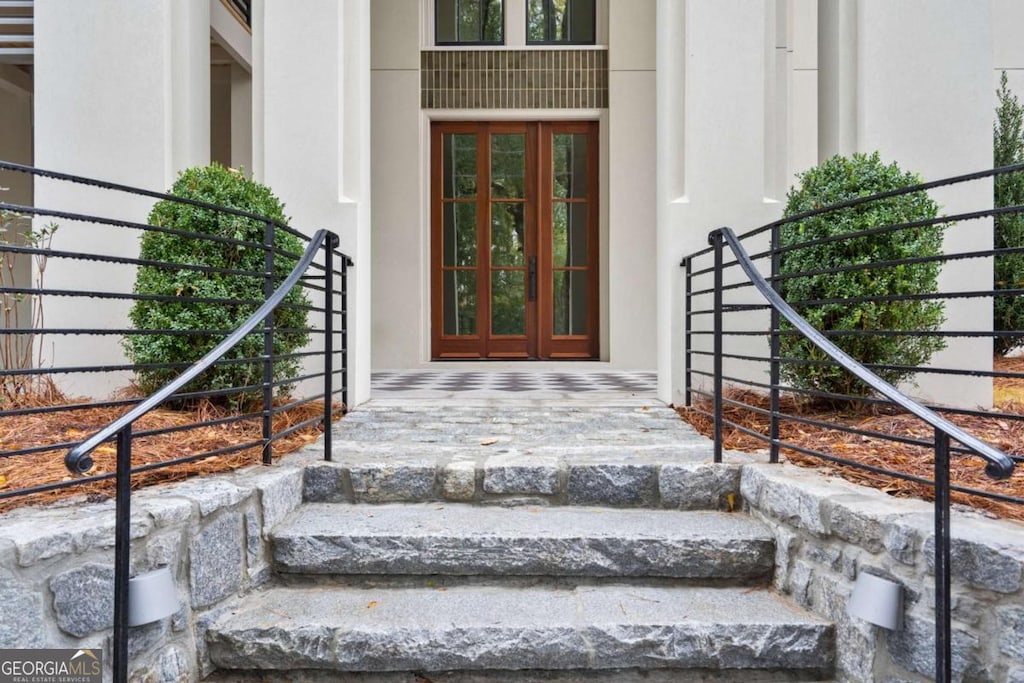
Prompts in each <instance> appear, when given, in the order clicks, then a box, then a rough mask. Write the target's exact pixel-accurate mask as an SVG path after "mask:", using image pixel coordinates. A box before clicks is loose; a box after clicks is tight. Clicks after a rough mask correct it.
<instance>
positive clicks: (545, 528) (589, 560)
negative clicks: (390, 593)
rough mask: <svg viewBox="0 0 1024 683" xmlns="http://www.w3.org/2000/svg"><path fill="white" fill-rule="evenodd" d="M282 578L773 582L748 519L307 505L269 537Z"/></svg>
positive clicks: (770, 542)
mask: <svg viewBox="0 0 1024 683" xmlns="http://www.w3.org/2000/svg"><path fill="white" fill-rule="evenodd" d="M271 538H272V542H273V547H274V561H275V564H276V566H277V568H278V570H279V571H283V572H301V573H311V574H328V573H334V574H450V575H501V576H508V575H550V576H661V577H666V576H667V577H676V578H719V579H726V578H733V579H739V578H743V579H753V578H758V577H768V576H770V575H771V571H772V567H773V563H774V552H775V546H774V538H773V536H772V534H771V532H770V531H769V530H768V529H767V527H765V526H763V525H762V524H761V523H760V522H757V521H756V520H754V519H752V518H750V517H749V516H747V515H744V514H739V513H722V512H707V511H692V512H689V511H678V510H638V509H620V508H597V507H566V506H555V507H546V506H523V507H510V508H505V507H488V506H478V505H467V504H455V503H449V504H436V503H435V504H406V505H402V504H387V505H349V504H331V503H307V504H304V505H302V506H301V507H299V508H298V509H297V510H296V511H295V512H293V513H292V514H291V516H290V517H289V518H287V519H286V520H285V521H284V522H283V523H282V524H280V525H279V526H278V527H277V528H276V529H274V531H273V532H272V534H271Z"/></svg>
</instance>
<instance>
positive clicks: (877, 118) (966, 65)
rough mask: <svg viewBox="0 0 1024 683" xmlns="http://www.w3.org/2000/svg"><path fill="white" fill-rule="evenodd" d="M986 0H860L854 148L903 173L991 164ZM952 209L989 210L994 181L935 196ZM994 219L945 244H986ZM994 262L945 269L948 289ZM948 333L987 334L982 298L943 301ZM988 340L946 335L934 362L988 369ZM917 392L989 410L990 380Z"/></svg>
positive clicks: (927, 385) (985, 275)
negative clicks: (876, 154) (894, 163)
mask: <svg viewBox="0 0 1024 683" xmlns="http://www.w3.org/2000/svg"><path fill="white" fill-rule="evenodd" d="M989 7H990V4H989V3H988V2H961V1H960V0H902V1H901V2H898V3H892V2H887V1H886V0H860V3H859V5H858V17H857V37H858V45H857V73H858V77H857V95H856V97H857V144H858V147H859V148H860V149H861V150H863V151H871V150H876V149H877V150H879V151H880V152H881V154H882V157H883V158H885V159H888V160H896V161H898V162H899V164H900V166H901V167H902V168H904V169H910V170H915V171H918V172H919V173H921V174H922V175H923V176H924V178H925V179H927V180H937V179H939V178H945V177H949V176H954V175H958V174H961V173H968V172H970V171H976V170H981V169H985V168H989V167H991V165H992V119H993V112H992V80H991V74H992V72H993V63H992V62H993V48H992V45H993V42H992V40H993V22H992V14H991V12H990V10H989ZM931 195H932V197H933V198H934V199H935V200H936V201H938V203H939V204H940V205H941V207H942V211H943V212H944V213H946V214H954V213H958V212H961V211H971V210H977V209H979V208H983V207H986V206H991V202H992V184H991V182H989V181H981V182H975V183H971V184H970V185H968V186H959V187H957V188H954V189H950V190H947V189H939V190H935V191H933V192H932V193H931ZM991 236H992V228H991V221H990V220H980V221H971V222H969V223H960V224H958V225H956V226H954V227H952V228H950V229H948V230H947V231H946V239H945V248H946V250H947V251H950V252H963V251H972V250H983V249H990V248H991V244H992V242H991ZM991 282H992V270H991V261H990V260H989V259H975V260H971V261H957V262H951V263H947V264H945V265H944V266H943V269H942V273H941V275H940V280H939V287H940V289H942V290H944V291H951V292H952V291H958V290H965V291H969V290H974V289H979V288H982V289H983V288H986V287H988V286H989V284H990V283H991ZM946 319H947V321H946V325H945V328H946V329H948V330H981V331H984V330H991V329H992V309H991V304H990V301H989V300H987V299H983V300H978V299H959V300H949V301H947V302H946ZM991 359H992V343H991V339H985V338H983V339H962V338H956V339H949V340H948V346H947V348H946V350H945V351H943V352H940V353H938V354H936V355H935V356H934V357H933V359H932V363H933V364H934V365H935V366H937V367H954V368H963V369H978V370H990V369H991V362H992V361H991ZM919 384H920V386H919V388H918V389H916V390H915V391H916V393H919V394H920V395H921V396H923V397H926V398H932V399H935V400H938V401H942V402H945V403H950V402H952V403H956V404H958V405H964V406H971V407H974V406H989V405H990V404H991V401H992V386H991V381H990V380H987V379H972V378H955V377H941V376H940V377H923V378H922V379H921V380H920V383H919Z"/></svg>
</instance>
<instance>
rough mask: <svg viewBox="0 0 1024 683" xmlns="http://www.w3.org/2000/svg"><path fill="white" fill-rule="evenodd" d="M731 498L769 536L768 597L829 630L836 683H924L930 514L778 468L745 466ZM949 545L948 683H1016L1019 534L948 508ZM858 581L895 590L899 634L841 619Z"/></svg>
mask: <svg viewBox="0 0 1024 683" xmlns="http://www.w3.org/2000/svg"><path fill="white" fill-rule="evenodd" d="M741 493H742V496H743V498H744V501H745V504H746V505H747V507H748V509H749V510H750V512H751V514H753V515H754V516H755V517H757V518H758V519H761V520H762V521H764V522H765V523H766V524H767V525H768V526H769V527H770V528H771V529H773V530H774V532H775V538H776V563H775V565H776V568H775V587H776V588H777V589H778V590H780V591H782V592H784V593H786V594H788V595H789V596H790V597H792V598H793V600H795V601H796V602H797V603H798V604H800V605H802V606H804V607H807V608H808V609H811V610H812V611H814V612H816V613H818V614H819V615H821V616H824V617H826V618H828V619H831V620H832V621H834V622H835V624H836V640H837V649H838V652H837V658H836V662H837V672H836V678H837V679H839V680H844V681H857V682H862V681H880V682H886V683H898V682H899V683H909V682H912V681H928V680H934V678H933V677H934V671H935V619H934V609H935V604H934V598H935V593H934V581H935V575H934V566H935V565H934V552H935V551H934V547H935V546H934V543H935V534H934V517H933V512H932V505H931V503H929V502H924V501H920V500H905V499H896V498H893V497H892V496H889V495H887V494H885V493H884V492H881V491H876V490H873V489H869V488H865V487H863V486H857V485H854V484H851V483H849V482H846V481H843V480H840V479H833V478H828V477H825V476H823V475H822V474H821V473H819V472H816V471H814V470H808V469H803V468H798V467H794V466H788V465H782V466H779V465H767V464H758V465H745V466H744V467H743V473H742V477H741ZM951 536H952V607H953V611H952V619H953V637H952V643H953V669H954V680H956V681H1008V682H1010V683H1024V571H1022V567H1024V525H1022V524H1020V523H1017V522H1010V521H999V520H993V519H989V518H987V517H985V516H983V515H981V514H980V513H977V512H973V511H967V510H959V509H958V510H954V512H953V514H952V522H951ZM858 572H868V573H872V574H877V575H880V576H884V577H886V578H889V579H892V580H895V581H897V582H899V583H901V584H902V585H903V586H904V589H905V590H904V594H905V596H906V605H905V616H904V625H903V628H901V629H899V630H895V631H888V630H886V629H883V628H880V627H877V626H872V625H871V624H868V623H867V622H865V621H863V620H861V619H857V618H853V617H850V616H849V615H848V614H847V613H846V603H847V601H848V599H849V597H850V594H851V592H852V590H853V585H854V580H855V579H856V576H857V574H858Z"/></svg>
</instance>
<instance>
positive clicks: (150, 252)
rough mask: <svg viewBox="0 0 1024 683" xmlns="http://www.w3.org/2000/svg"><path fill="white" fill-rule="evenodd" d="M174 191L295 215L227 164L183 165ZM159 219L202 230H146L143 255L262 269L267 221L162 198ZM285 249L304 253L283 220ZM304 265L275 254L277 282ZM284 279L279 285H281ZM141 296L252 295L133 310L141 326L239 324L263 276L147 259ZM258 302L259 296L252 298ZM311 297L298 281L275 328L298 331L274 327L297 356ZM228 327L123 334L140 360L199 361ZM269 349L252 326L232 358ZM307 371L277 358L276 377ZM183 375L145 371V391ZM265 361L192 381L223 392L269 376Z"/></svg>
mask: <svg viewBox="0 0 1024 683" xmlns="http://www.w3.org/2000/svg"><path fill="white" fill-rule="evenodd" d="M170 194H173V195H175V196H179V197H186V198H189V199H196V200H199V201H203V202H208V203H211V204H216V205H218V206H225V207H231V208H234V209H239V210H242V211H247V212H250V213H255V214H259V215H261V216H266V217H268V218H271V219H273V220H275V221H279V222H282V223H284V222H286V220H287V219H286V218H285V215H284V206H283V205H282V204H281V202H280V200H278V199H277V197H275V196H274V195H273V193H271V191H270V189H269V188H267V187H266V186H264V185H261V184H260V183H257V182H254V181H251V180H249V179H247V178H246V177H245V176H243V175H241V174H240V173H238V172H236V171H233V170H230V169H227V168H224V167H223V166H221V165H219V164H213V165H210V166H205V167H195V168H190V169H188V170H186V171H184V172H182V173H181V175H180V176H179V177H178V179H177V181H176V182H175V183H174V186H173V188H172V189H171V191H170ZM149 223H150V224H151V225H155V226H160V227H164V228H172V229H175V230H183V231H188V232H189V233H192V234H195V235H197V237H191V236H187V235H176V234H167V233H163V232H146V233H145V234H144V235H143V237H142V244H141V251H140V258H142V259H144V260H152V261H158V262H164V263H170V264H179V263H180V264H189V265H202V266H211V267H215V268H225V269H233V270H244V271H251V272H254V273H262V272H263V269H264V253H265V252H264V250H263V249H262V248H260V246H259V245H261V244H262V242H263V233H264V227H265V224H264V222H263V221H257V220H252V219H248V218H244V217H241V216H235V215H231V214H226V213H222V212H218V211H213V210H210V209H204V208H199V207H195V206H190V205H188V204H181V203H177V202H173V201H170V200H162V201H160V202H157V203H156V205H155V206H154V207H153V210H152V211H151V212H150V214H149ZM201 235H217V236H220V237H229V238H232V239H235V240H242V241H247V242H252V243H253V245H252V246H242V245H236V244H225V243H219V242H211V241H207V240H204V239H201V238H200V237H198V236H201ZM274 247H275V249H276V250H278V252H281V251H283V252H287V253H290V254H299V253H301V252H302V250H303V245H302V243H301V242H300V240H299V239H298V238H297V237H295V236H294V235H291V234H289V233H287V232H286V231H284V230H282V229H280V228H278V229H277V230H276V231H275V234H274ZM295 263H296V259H295V258H291V257H287V256H284V255H282V254H281V253H277V254H276V255H275V260H274V275H275V282H276V283H277V282H280V281H281V280H283V279H284V278H285V277H286V276H287V275H288V273H289V272H291V269H292V268H294V266H295ZM275 286H276V284H275ZM135 292H136V293H137V294H157V295H165V296H166V295H170V296H175V297H203V298H212V299H229V300H237V301H244V302H248V303H245V304H237V305H234V304H224V303H216V304H214V303H195V302H187V301H183V302H181V303H178V302H176V301H147V300H140V301H137V302H136V303H135V305H134V306H133V307H132V309H131V313H130V314H129V317H130V320H131V323H132V326H133V327H134V328H135V329H137V330H184V331H187V330H204V329H205V330H233V329H235V328H237V327H238V326H239V325H240V324H241V323H242V322H244V321H245V319H246V318H248V317H249V316H250V315H251V314H252V313H253V312H254V311H255V310H256V309H257V308H258V307H259V302H262V301H263V299H264V295H263V278H262V277H261V276H244V275H234V274H219V273H202V272H197V271H194V270H183V269H180V268H174V267H161V266H142V267H140V268H139V270H138V274H137V276H136V280H135ZM252 302H256V303H252ZM308 304H309V298H308V297H307V296H306V293H305V291H304V290H303V289H302V288H301V287H296V288H294V289H293V290H292V291H291V292H289V294H288V296H287V297H286V299H285V305H283V306H280V307H278V309H277V311H276V312H275V313H274V322H275V326H276V327H279V328H282V329H291V330H297V331H292V332H277V333H275V335H274V354H275V355H280V354H288V353H291V352H294V351H296V350H297V349H299V348H301V347H302V346H304V345H305V344H306V343H307V342H308V341H309V333H308V329H309V328H308V327H307V324H306V310H305V309H304V308H302V306H305V305H308ZM223 338H224V336H223V335H216V336H212V335H208V334H135V335H130V336H128V338H127V339H126V340H125V342H124V346H125V349H126V351H127V353H128V356H129V358H130V359H131V360H132V362H133V363H136V364H140V365H141V364H150V363H176V362H183V361H187V362H194V361H196V360H198V359H199V358H201V357H202V356H203V354H205V353H206V352H208V351H209V350H210V349H212V348H213V347H214V346H216V345H217V344H218V343H220V342H221V341H222V340H223ZM262 353H263V336H262V334H260V333H255V334H251V335H249V336H248V337H246V338H245V339H244V340H242V342H240V343H239V344H238V345H237V346H235V347H234V348H233V349H232V350H231V351H229V352H228V354H227V355H226V356H225V358H228V359H242V358H257V357H259V356H260V355H261V354H262ZM298 369H299V363H298V361H296V360H294V359H286V360H278V361H276V362H275V363H274V379H275V380H285V379H288V378H291V377H294V376H296V374H297V373H298ZM180 373H181V370H180V369H140V370H138V372H137V382H138V384H139V387H140V388H141V389H142V391H144V392H146V393H152V392H153V391H156V390H157V389H159V388H160V387H161V386H163V385H164V384H166V383H167V382H169V381H170V380H172V379H173V378H174V377H176V376H177V375H179V374H180ZM262 376H263V369H262V365H261V363H259V362H254V363H228V364H223V365H217V366H215V367H213V368H211V369H210V370H208V371H207V372H205V373H204V374H203V375H201V376H200V377H198V378H197V379H196V380H195V381H194V382H193V383H191V384H190V385H189V386H188V387H186V390H187V391H208V390H221V389H229V388H234V387H243V386H252V385H255V384H259V383H260V382H261V381H262ZM260 397H261V393H260V392H259V391H256V392H247V393H244V394H236V395H231V396H226V397H223V398H222V399H219V400H218V399H214V401H215V402H217V403H225V404H229V405H232V406H234V407H240V406H244V405H248V404H250V403H252V402H255V401H257V400H259V399H260Z"/></svg>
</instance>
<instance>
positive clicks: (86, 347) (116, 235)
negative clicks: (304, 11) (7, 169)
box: [34, 0, 210, 396]
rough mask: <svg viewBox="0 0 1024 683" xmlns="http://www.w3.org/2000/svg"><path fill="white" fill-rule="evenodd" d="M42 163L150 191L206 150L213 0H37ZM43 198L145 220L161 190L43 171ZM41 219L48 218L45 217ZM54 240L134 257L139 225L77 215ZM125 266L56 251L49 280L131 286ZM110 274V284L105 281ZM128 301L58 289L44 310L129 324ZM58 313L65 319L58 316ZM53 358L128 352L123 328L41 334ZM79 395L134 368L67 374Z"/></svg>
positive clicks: (63, 321)
mask: <svg viewBox="0 0 1024 683" xmlns="http://www.w3.org/2000/svg"><path fill="white" fill-rule="evenodd" d="M34 11H35V65H34V77H35V111H34V114H35V131H34V137H35V163H36V165H37V166H39V167H42V168H47V169H54V170H58V171H65V172H70V173H75V174H81V175H86V176H92V177H96V178H100V179H104V180H111V181H115V182H120V183H125V184H128V185H134V186H138V187H143V188H147V189H152V190H166V189H167V188H168V187H169V185H170V183H171V182H172V181H173V179H174V177H175V175H176V173H177V172H178V171H179V170H181V169H183V168H185V167H187V166H191V165H194V164H205V163H207V162H208V160H209V149H210V137H209V116H210V99H209V98H210V63H209V54H210V47H209V35H210V19H209V0H151V1H149V2H133V1H130V0H120V1H117V2H104V3H90V2H60V1H58V0H38V1H37V2H36V3H35V8H34ZM35 200H36V204H37V205H38V206H43V207H51V208H60V209H65V210H71V211H75V210H78V211H82V212H85V213H92V214H99V215H102V216H108V217H118V218H122V219H127V220H132V221H141V222H144V221H145V218H146V215H147V214H148V212H149V210H150V208H151V207H152V203H153V202H152V200H148V199H146V200H140V199H136V198H132V197H128V196H126V195H123V194H118V193H111V192H99V191H95V190H92V189H88V188H83V187H82V186H77V185H71V184H68V183H55V182H50V181H46V180H37V181H36V185H35ZM40 222H47V221H37V224H38V223H40ZM59 222H60V223H61V227H60V229H59V231H58V233H57V236H56V237H55V239H54V242H53V247H54V248H55V249H60V250H69V251H83V252H93V251H96V250H97V245H102V247H101V249H100V250H101V251H102V252H104V253H108V254H117V255H123V256H132V257H134V256H137V254H138V232H137V231H131V230H126V229H124V228H107V227H103V226H97V225H86V224H81V223H73V222H70V221H59ZM134 281H135V271H134V269H133V268H130V267H127V266H123V267H122V266H115V265H112V264H95V263H91V262H84V261H69V260H67V259H51V260H50V261H49V264H48V268H47V271H46V286H47V287H48V288H54V289H58V288H68V289H81V288H83V287H85V288H88V287H97V288H100V289H104V288H105V289H107V290H108V291H131V288H132V286H133V283H134ZM100 283H102V287H100V286H99V285H100ZM129 307H130V302H123V303H118V302H105V303H104V305H103V306H102V307H95V306H83V305H81V301H80V300H78V299H73V298H64V297H50V298H48V299H47V301H46V302H45V313H46V317H47V321H48V322H49V323H51V324H54V325H57V326H59V327H80V328H97V327H108V328H123V327H125V326H126V324H127V311H128V308H129ZM57 321H59V322H57ZM43 347H44V353H43V355H44V362H46V363H51V364H52V365H54V366H58V367H59V366H62V365H103V364H120V363H123V362H124V356H123V353H122V351H121V348H120V345H119V343H118V339H117V337H116V336H114V335H104V336H92V337H67V336H65V337H61V338H57V337H53V338H45V339H44V340H43ZM58 379H59V380H60V381H61V384H62V387H63V388H64V389H65V391H67V392H68V393H70V394H72V395H88V396H104V395H106V394H107V393H108V392H109V391H111V390H113V389H115V388H118V387H122V386H124V385H125V384H127V382H128V380H129V376H128V375H120V376H116V375H114V374H112V373H102V374H96V375H62V376H60V377H59V378H58Z"/></svg>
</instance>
